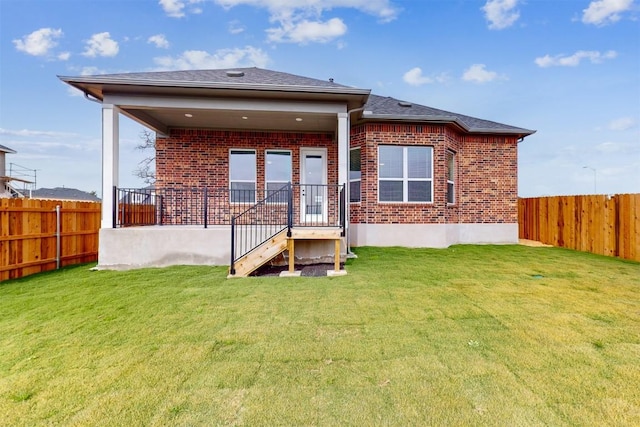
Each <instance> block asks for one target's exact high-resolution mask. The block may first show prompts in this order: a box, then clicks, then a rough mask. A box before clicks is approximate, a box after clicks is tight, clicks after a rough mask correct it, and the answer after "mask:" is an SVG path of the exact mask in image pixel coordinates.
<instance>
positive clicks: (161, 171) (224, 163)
mask: <svg viewBox="0 0 640 427" xmlns="http://www.w3.org/2000/svg"><path fill="white" fill-rule="evenodd" d="M300 147H326V148H327V162H328V168H329V171H328V180H329V184H336V183H337V180H338V148H337V144H336V143H335V141H334V136H333V134H332V133H292V132H247V131H221V130H208V129H172V130H171V132H170V135H169V137H166V138H162V137H158V138H157V139H156V175H157V181H156V187H157V188H163V187H199V188H202V187H205V186H206V187H210V188H228V187H229V149H231V148H247V149H255V150H256V163H257V165H256V167H257V177H258V182H257V188H264V185H265V183H264V158H265V150H268V149H282V150H291V155H292V158H291V160H292V165H293V177H292V179H293V182H294V183H297V182H299V181H300V176H299V168H300V166H299V165H300Z"/></svg>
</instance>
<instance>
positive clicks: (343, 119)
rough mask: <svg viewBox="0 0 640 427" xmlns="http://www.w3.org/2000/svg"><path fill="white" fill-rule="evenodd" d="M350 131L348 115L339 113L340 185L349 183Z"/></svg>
mask: <svg viewBox="0 0 640 427" xmlns="http://www.w3.org/2000/svg"><path fill="white" fill-rule="evenodd" d="M348 132H349V129H347V113H338V184H347V183H348V181H349V164H348V161H347V155H348V151H349V145H348V143H349V134H348Z"/></svg>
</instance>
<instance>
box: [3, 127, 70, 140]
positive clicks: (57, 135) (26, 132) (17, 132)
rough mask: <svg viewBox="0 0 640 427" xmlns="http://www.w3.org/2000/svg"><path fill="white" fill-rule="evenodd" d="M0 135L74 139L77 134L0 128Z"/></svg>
mask: <svg viewBox="0 0 640 427" xmlns="http://www.w3.org/2000/svg"><path fill="white" fill-rule="evenodd" d="M0 135H7V136H21V137H35V136H37V137H47V138H70V137H76V136H78V134H76V133H71V132H56V131H45V130H30V129H20V130H13V129H3V128H0Z"/></svg>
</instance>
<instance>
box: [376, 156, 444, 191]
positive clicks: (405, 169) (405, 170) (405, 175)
mask: <svg viewBox="0 0 640 427" xmlns="http://www.w3.org/2000/svg"><path fill="white" fill-rule="evenodd" d="M381 147H399V148H402V177H401V178H382V177H381V176H380V148H381ZM410 147H421V148H429V149H430V150H431V153H430V158H431V177H430V178H409V162H408V159H409V154H408V151H409V150H408V148H410ZM433 152H434V149H433V146H432V145H402V144H379V145H378V159H377V161H378V177H377V183H378V185H377V187H378V203H382V204H387V203H402V204H433V200H434V194H433ZM380 181H390V182H397V181H402V200H380V193H381V192H380ZM416 181H417V182H429V183H430V184H431V191H430V194H431V200H429V201H409V182H416Z"/></svg>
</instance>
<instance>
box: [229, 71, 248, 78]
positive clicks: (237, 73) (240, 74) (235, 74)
mask: <svg viewBox="0 0 640 427" xmlns="http://www.w3.org/2000/svg"><path fill="white" fill-rule="evenodd" d="M243 76H244V71H237V70H231V71H227V77H243Z"/></svg>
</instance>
